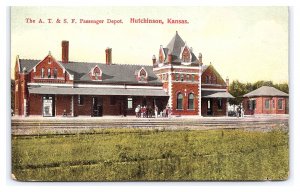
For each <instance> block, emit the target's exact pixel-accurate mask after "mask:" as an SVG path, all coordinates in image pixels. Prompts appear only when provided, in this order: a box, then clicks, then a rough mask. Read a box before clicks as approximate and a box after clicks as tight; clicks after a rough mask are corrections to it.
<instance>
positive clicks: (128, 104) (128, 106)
mask: <svg viewBox="0 0 300 192" xmlns="http://www.w3.org/2000/svg"><path fill="white" fill-rule="evenodd" d="M127 108H128V109H132V98H131V97H128V98H127Z"/></svg>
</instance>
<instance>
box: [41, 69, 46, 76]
mask: <svg viewBox="0 0 300 192" xmlns="http://www.w3.org/2000/svg"><path fill="white" fill-rule="evenodd" d="M44 77H45V69H44V68H42V70H41V78H44Z"/></svg>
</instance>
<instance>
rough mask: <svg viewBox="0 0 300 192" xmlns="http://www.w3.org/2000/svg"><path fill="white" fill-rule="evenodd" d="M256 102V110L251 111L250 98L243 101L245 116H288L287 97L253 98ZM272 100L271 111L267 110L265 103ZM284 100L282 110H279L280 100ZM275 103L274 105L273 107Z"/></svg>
mask: <svg viewBox="0 0 300 192" xmlns="http://www.w3.org/2000/svg"><path fill="white" fill-rule="evenodd" d="M252 99H255V100H256V108H255V110H250V109H249V107H248V101H249V98H244V99H243V107H244V110H245V115H255V114H286V113H287V110H286V109H287V108H286V104H287V98H285V97H256V98H252ZM267 99H269V100H270V107H269V109H266V108H265V101H266V100H267ZM279 99H282V109H278V100H279ZM273 102H274V105H273Z"/></svg>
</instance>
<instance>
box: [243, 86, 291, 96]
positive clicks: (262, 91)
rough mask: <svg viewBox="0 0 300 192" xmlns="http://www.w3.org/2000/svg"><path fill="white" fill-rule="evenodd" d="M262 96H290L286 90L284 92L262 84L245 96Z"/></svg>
mask: <svg viewBox="0 0 300 192" xmlns="http://www.w3.org/2000/svg"><path fill="white" fill-rule="evenodd" d="M260 96H279V97H288V96H289V95H288V94H287V93H285V92H282V91H280V90H278V89H276V88H274V87H270V86H262V87H260V88H258V89H256V90H254V91H251V92H249V93H247V94H245V95H243V97H260Z"/></svg>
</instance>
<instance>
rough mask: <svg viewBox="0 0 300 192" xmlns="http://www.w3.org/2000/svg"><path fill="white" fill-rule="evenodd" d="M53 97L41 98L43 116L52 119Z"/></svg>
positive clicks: (53, 111) (53, 110)
mask: <svg viewBox="0 0 300 192" xmlns="http://www.w3.org/2000/svg"><path fill="white" fill-rule="evenodd" d="M53 98H54V97H53V96H43V108H42V110H43V116H44V117H53V116H54V114H55V108H54V99H53Z"/></svg>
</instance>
